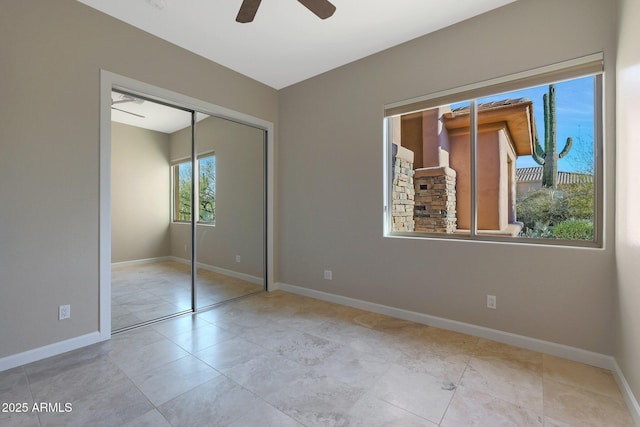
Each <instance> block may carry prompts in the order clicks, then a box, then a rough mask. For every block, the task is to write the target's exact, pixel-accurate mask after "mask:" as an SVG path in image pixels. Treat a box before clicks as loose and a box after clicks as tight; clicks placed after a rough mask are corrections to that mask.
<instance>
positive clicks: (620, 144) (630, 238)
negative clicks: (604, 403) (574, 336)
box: [614, 0, 640, 399]
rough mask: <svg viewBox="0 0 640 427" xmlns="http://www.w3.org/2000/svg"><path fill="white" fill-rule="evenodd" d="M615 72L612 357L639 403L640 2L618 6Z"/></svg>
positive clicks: (627, 1)
mask: <svg viewBox="0 0 640 427" xmlns="http://www.w3.org/2000/svg"><path fill="white" fill-rule="evenodd" d="M619 4H620V6H621V7H620V10H619V16H620V31H619V37H620V41H619V51H618V68H617V96H618V98H617V132H618V133H617V153H616V161H617V163H616V167H617V176H616V177H617V203H616V219H617V223H616V257H617V258H616V260H617V273H618V289H617V313H616V314H617V315H616V321H615V330H616V338H617V339H616V346H615V351H614V355H615V357H616V359H617V360H618V364H619V365H620V367H621V369H622V371H623V372H624V375H625V377H626V379H627V381H628V382H629V385H630V386H631V389H632V390H633V393H634V394H635V396H636V398H638V399H640V369H639V368H640V366H639V361H640V266H639V265H638V260H639V259H640V221H639V219H640V193H639V192H638V181H640V168H639V166H638V165H640V120H638V118H640V102H639V100H640V50H638V40H640V27H638V17H639V16H640V2H639V1H638V0H620V2H619Z"/></svg>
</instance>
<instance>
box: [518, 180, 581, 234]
mask: <svg viewBox="0 0 640 427" xmlns="http://www.w3.org/2000/svg"><path fill="white" fill-rule="evenodd" d="M568 215H569V212H568V210H567V207H566V204H565V203H563V198H562V192H560V191H558V190H553V189H550V188H541V189H539V190H534V191H530V192H528V193H527V194H525V195H524V197H523V198H521V199H520V200H518V201H517V203H516V218H517V220H518V221H520V222H522V223H523V224H524V226H523V228H522V234H523V235H525V236H527V237H542V236H539V234H540V233H539V232H540V231H541V230H543V228H544V227H553V226H554V225H555V224H558V223H560V222H562V221H565V220H566V219H568V218H569V216H568ZM543 234H545V233H544V232H543ZM549 237H551V236H549Z"/></svg>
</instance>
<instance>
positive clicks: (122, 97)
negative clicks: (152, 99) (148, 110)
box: [111, 94, 145, 119]
mask: <svg viewBox="0 0 640 427" xmlns="http://www.w3.org/2000/svg"><path fill="white" fill-rule="evenodd" d="M119 95H120V99H118V100H115V99H113V98H111V109H112V110H118V111H121V112H123V113H127V114H131V115H132V116H136V117H140V118H142V119H144V118H145V116H143V115H142V114H137V113H132V112H131V111H127V110H123V109H121V108H118V107H114V105H115V104H124V103H127V102H133V103H134V104H138V105H140V104H142V103H143V102H144V99H140V98H134V97H133V96H131V95H125V94H119Z"/></svg>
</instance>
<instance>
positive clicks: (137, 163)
mask: <svg viewBox="0 0 640 427" xmlns="http://www.w3.org/2000/svg"><path fill="white" fill-rule="evenodd" d="M170 197H171V178H170V168H169V135H167V134H166V133H162V132H155V131H152V130H147V129H142V128H138V127H134V126H129V125H125V124H122V123H115V122H113V123H112V125H111V262H122V261H134V260H141V259H146V258H155V257H163V256H168V255H170V236H169V223H170V213H171V212H170V207H171V198H170Z"/></svg>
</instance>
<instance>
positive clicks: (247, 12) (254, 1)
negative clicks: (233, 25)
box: [236, 0, 262, 24]
mask: <svg viewBox="0 0 640 427" xmlns="http://www.w3.org/2000/svg"><path fill="white" fill-rule="evenodd" d="M261 1H262V0H244V1H243V2H242V6H240V10H239V11H238V16H236V22H240V23H242V24H246V23H247V22H251V21H253V18H255V16H256V12H257V11H258V6H260V2H261Z"/></svg>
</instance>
